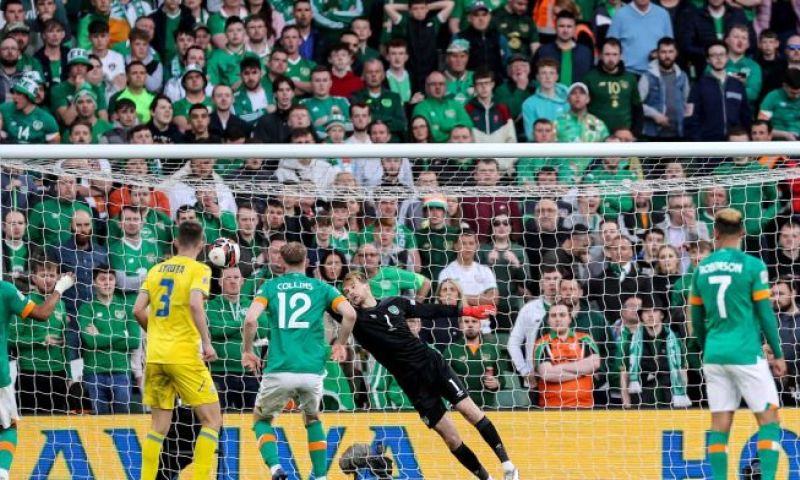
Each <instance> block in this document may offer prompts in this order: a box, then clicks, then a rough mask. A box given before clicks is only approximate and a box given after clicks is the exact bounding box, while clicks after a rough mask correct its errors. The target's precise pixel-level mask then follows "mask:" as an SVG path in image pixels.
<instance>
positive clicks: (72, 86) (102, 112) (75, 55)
mask: <svg viewBox="0 0 800 480" xmlns="http://www.w3.org/2000/svg"><path fill="white" fill-rule="evenodd" d="M91 68H92V64H91V62H90V61H89V52H88V51H86V50H83V49H81V48H73V49H72V50H70V51H69V53H68V54H67V69H68V70H69V75H68V77H67V80H66V81H64V82H61V83H59V84H58V85H56V86H54V87H53V89H52V90H51V91H50V110H51V111H52V112H54V113H55V116H56V118H57V119H58V120H59V122H60V123H61V124H62V125H64V126H65V127H69V126H70V125H72V122H74V121H75V120H76V119H77V117H78V112H77V110H76V108H75V104H74V101H75V94H76V93H77V92H78V90H79V89H81V88H82V87H86V88H93V87H92V85H91V84H89V83H88V80H87V78H86V75H87V73H88V72H89V70H90V69H91ZM99 93H100V94H102V98H103V100H102V102H101V101H100V95H99V94H98V92H97V91H95V96H96V98H97V99H98V109H97V115H98V117H100V118H108V112H107V108H108V107H107V105H106V102H105V98H106V97H105V89H102V90H101V91H100V92H99Z"/></svg>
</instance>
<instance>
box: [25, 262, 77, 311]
mask: <svg viewBox="0 0 800 480" xmlns="http://www.w3.org/2000/svg"><path fill="white" fill-rule="evenodd" d="M73 285H75V275H74V274H72V273H66V274H64V275H62V276H61V278H59V279H58V281H57V282H56V287H55V289H54V291H53V293H51V294H50V295H48V296H47V298H46V299H45V300H44V303H42V304H41V305H36V306H35V307H33V310H31V312H30V313H29V314H28V318H32V319H34V320H39V321H45V320H47V319H48V318H50V315H52V314H53V310H55V309H56V306H57V305H58V302H59V300H61V296H62V295H63V294H64V292H66V291H67V290H69V289H70V288H72V286H73Z"/></svg>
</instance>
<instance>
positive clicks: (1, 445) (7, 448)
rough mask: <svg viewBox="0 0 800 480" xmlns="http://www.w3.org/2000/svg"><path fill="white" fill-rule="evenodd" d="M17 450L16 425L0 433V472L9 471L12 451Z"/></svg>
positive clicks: (12, 455)
mask: <svg viewBox="0 0 800 480" xmlns="http://www.w3.org/2000/svg"><path fill="white" fill-rule="evenodd" d="M16 449H17V427H16V425H14V426H11V427H10V428H6V429H5V430H2V431H0V470H6V471H11V462H13V461H14V451H15V450H16Z"/></svg>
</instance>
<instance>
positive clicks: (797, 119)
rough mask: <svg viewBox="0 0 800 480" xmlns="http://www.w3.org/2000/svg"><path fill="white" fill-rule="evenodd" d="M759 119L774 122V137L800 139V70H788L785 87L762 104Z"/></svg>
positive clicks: (773, 92)
mask: <svg viewBox="0 0 800 480" xmlns="http://www.w3.org/2000/svg"><path fill="white" fill-rule="evenodd" d="M758 118H759V119H761V120H769V121H770V122H772V129H773V130H772V136H773V137H774V138H780V139H783V140H790V141H794V140H797V139H798V138H800V70H797V69H795V68H790V69H788V70H786V74H785V76H784V79H783V87H782V88H779V89H776V90H773V91H771V92H769V93H768V94H767V96H766V97H764V101H762V102H761V110H759V112H758Z"/></svg>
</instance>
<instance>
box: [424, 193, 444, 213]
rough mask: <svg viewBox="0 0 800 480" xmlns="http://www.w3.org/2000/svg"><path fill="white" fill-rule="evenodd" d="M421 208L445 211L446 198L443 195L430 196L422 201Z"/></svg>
mask: <svg viewBox="0 0 800 480" xmlns="http://www.w3.org/2000/svg"><path fill="white" fill-rule="evenodd" d="M422 206H423V207H425V208H441V209H443V210H447V198H446V197H445V196H444V195H431V196H430V197H425V198H423V199H422Z"/></svg>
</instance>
